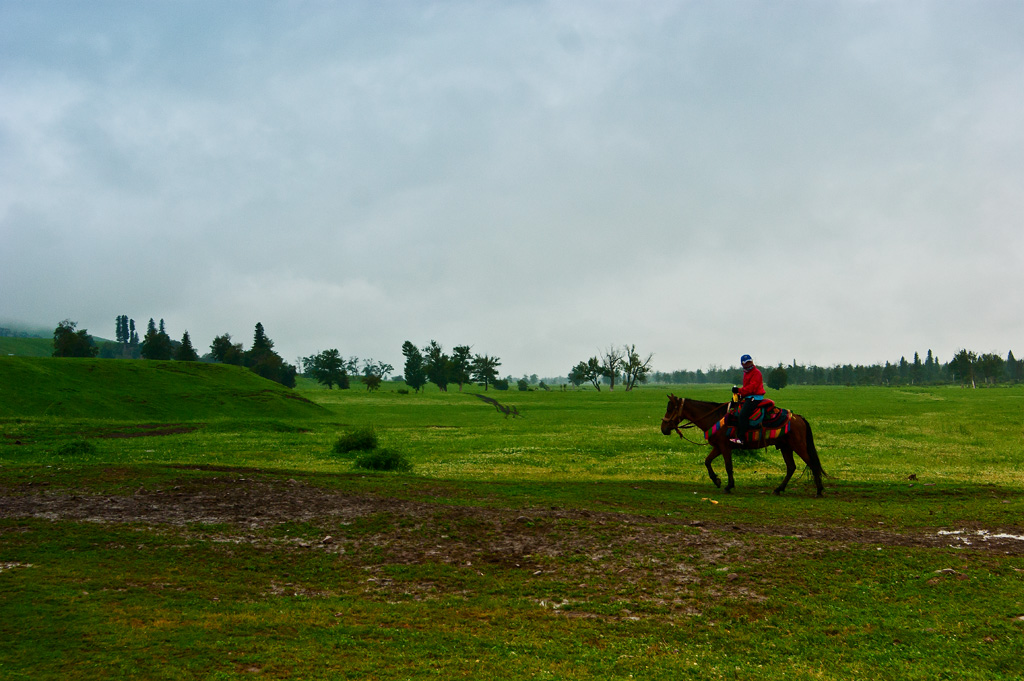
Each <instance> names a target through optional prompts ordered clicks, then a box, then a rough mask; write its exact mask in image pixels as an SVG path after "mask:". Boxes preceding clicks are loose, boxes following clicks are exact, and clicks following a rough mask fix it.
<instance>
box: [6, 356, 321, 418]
mask: <svg viewBox="0 0 1024 681" xmlns="http://www.w3.org/2000/svg"><path fill="white" fill-rule="evenodd" d="M327 413H328V412H327V410H326V409H324V408H323V407H321V406H319V405H317V404H314V403H313V402H310V401H309V400H307V399H305V398H303V397H300V396H299V395H297V394H295V393H294V392H293V391H291V390H289V389H288V388H285V387H284V386H281V385H279V384H277V383H274V382H273V381H268V380H266V379H263V378H260V377H259V376H257V375H256V374H254V373H252V372H251V371H249V370H248V369H244V368H242V367H236V366H228V365H223V364H206V363H202V362H156V361H139V360H134V361H133V360H116V359H104V360H99V359H65V358H56V357H49V358H37V357H0V417H40V416H61V417H67V418H103V419H123V420H160V421H208V420H211V419H218V418H264V417H275V418H285V417H287V418H317V417H320V416H323V415H325V414H327Z"/></svg>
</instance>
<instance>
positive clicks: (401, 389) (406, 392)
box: [398, 388, 409, 395]
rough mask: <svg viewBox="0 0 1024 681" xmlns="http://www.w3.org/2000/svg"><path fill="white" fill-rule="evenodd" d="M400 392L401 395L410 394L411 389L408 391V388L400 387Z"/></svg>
mask: <svg viewBox="0 0 1024 681" xmlns="http://www.w3.org/2000/svg"><path fill="white" fill-rule="evenodd" d="M398 394H399V395H408V394H409V391H408V390H406V389H405V388H399V389H398Z"/></svg>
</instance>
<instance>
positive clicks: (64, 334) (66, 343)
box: [53, 319, 99, 357]
mask: <svg viewBox="0 0 1024 681" xmlns="http://www.w3.org/2000/svg"><path fill="white" fill-rule="evenodd" d="M77 326H78V322H73V321H71V320H70V319H65V320H64V321H62V322H61V323H60V324H58V325H57V328H56V329H54V330H53V356H54V357H95V356H96V355H97V354H98V353H99V348H97V347H96V345H95V344H94V343H93V341H92V336H90V335H89V332H88V331H86V330H85V329H82V330H80V331H75V327H77Z"/></svg>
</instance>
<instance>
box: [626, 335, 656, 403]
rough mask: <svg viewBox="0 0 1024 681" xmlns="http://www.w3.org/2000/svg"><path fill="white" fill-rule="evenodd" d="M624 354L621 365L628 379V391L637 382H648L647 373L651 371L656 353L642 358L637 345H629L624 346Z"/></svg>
mask: <svg viewBox="0 0 1024 681" xmlns="http://www.w3.org/2000/svg"><path fill="white" fill-rule="evenodd" d="M623 354H624V355H625V356H624V358H623V360H622V363H621V366H622V372H623V374H624V378H625V380H626V392H629V391H630V390H632V389H633V388H634V387H636V384H637V383H646V382H647V375H648V374H649V373H650V371H651V360H652V359H653V358H654V353H653V352H652V353H649V354H648V355H647V358H646V359H640V355H639V354H637V351H636V346H635V345H627V346H625V347H624V348H623Z"/></svg>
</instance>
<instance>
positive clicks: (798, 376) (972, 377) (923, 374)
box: [651, 349, 1024, 389]
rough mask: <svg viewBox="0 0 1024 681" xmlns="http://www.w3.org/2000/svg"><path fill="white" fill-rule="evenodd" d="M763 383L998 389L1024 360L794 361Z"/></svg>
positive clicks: (704, 379) (739, 376)
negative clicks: (823, 363)
mask: <svg viewBox="0 0 1024 681" xmlns="http://www.w3.org/2000/svg"><path fill="white" fill-rule="evenodd" d="M762 372H763V373H764V376H765V383H766V384H767V385H768V386H769V387H772V388H776V389H780V388H783V387H785V386H786V385H877V386H890V385H938V384H952V385H967V386H971V387H977V386H978V384H979V383H980V384H986V385H994V384H996V383H1004V382H1006V383H1019V382H1021V381H1024V360H1018V359H1016V358H1015V357H1014V356H1013V351H1010V352H1008V353H1007V355H1006V358H1005V359H1004V358H1003V357H1002V356H1000V355H997V354H995V353H978V352H975V351H973V350H966V349H962V350H958V351H957V352H956V354H955V355H954V356H953V358H952V359H951V360H950V361H948V362H941V361H939V359H938V358H937V357H935V355H934V354H933V353H932V351H931V350H929V351H928V353H927V355H926V356H925V359H923V360H922V359H921V356H920V354H919V353H917V352H915V353H914V358H913V360H911V361H908V360H907V358H906V357H905V356H904V357H901V358H900V360H899V362H896V363H892V362H888V361H887V362H886V363H885V364H884V365H883V364H871V365H861V364H857V365H854V364H836V365H833V366H830V367H821V366H817V365H814V364H811V365H801V364H798V363H797V361H796V360H793V362H792V363H791V364H790V365H788V366H786V365H783V364H782V363H781V362H780V363H779V364H778V365H777V366H775V367H773V368H771V369H766V368H765V367H762ZM651 380H652V381H653V382H655V383H667V384H674V383H732V384H738V383H741V382H742V381H743V370H742V369H739V368H737V367H729V368H728V369H723V368H719V367H715V366H712V367H710V368H709V369H708V370H707V371H701V370H699V369H698V370H697V371H672V372H660V371H656V372H653V374H652V375H651Z"/></svg>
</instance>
